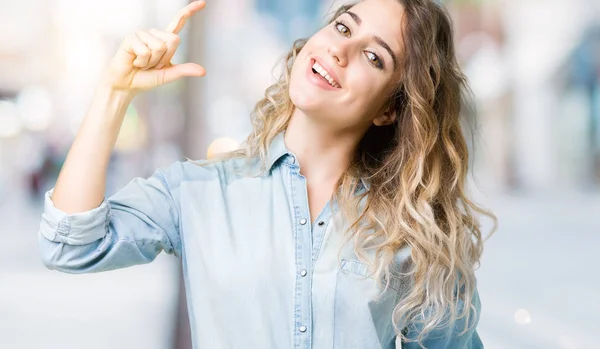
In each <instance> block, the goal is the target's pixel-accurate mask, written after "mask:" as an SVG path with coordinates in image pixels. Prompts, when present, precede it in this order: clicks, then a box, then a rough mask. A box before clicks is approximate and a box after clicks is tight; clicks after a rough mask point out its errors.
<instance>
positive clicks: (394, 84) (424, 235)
mask: <svg viewBox="0 0 600 349" xmlns="http://www.w3.org/2000/svg"><path fill="white" fill-rule="evenodd" d="M204 5H205V4H204V2H194V3H191V4H190V5H188V6H187V7H186V8H185V9H183V10H182V12H181V13H180V14H179V16H178V17H177V18H176V20H175V21H174V22H173V23H172V24H171V25H170V26H169V27H168V29H167V30H166V31H159V30H150V31H141V32H138V33H136V34H135V35H133V36H131V37H129V38H127V39H125V41H124V42H123V44H122V46H121V47H120V48H119V51H118V52H117V54H116V55H115V57H114V58H113V60H112V61H111V63H110V65H109V67H108V69H107V73H106V78H105V79H104V80H103V82H102V83H101V85H100V86H99V88H98V90H97V92H96V95H95V97H94V99H93V102H92V105H91V107H90V109H89V113H88V115H87V116H86V118H85V120H84V122H83V124H82V126H81V129H80V131H79V134H78V135H77V137H76V139H75V141H74V144H73V146H72V148H71V150H70V151H69V154H68V157H67V160H66V162H65V165H64V167H63V169H62V172H61V173H60V176H59V178H58V181H57V183H56V187H55V188H54V189H53V190H51V191H49V192H48V193H47V195H46V205H45V211H44V214H43V216H42V222H41V233H40V249H41V254H42V258H43V261H44V263H45V264H46V265H47V266H48V267H49V268H52V269H57V270H60V271H64V272H69V273H86V272H98V271H105V270H110V269H116V268H124V267H128V266H132V265H135V264H141V263H148V262H150V261H152V260H153V259H154V258H155V257H156V256H157V254H158V253H160V252H161V251H165V252H166V253H170V254H174V255H176V256H178V257H180V258H181V260H182V264H183V270H184V276H185V285H186V291H187V300H188V306H189V314H190V324H191V328H192V341H193V343H194V347H195V348H319V349H321V348H340V349H348V348H360V349H369V348H399V347H400V346H402V347H403V348H419V347H425V348H482V347H483V345H482V343H481V341H480V339H479V337H478V335H477V332H476V325H477V322H478V318H479V314H480V302H479V298H478V293H477V288H476V279H475V276H474V269H475V266H476V264H477V263H478V261H479V259H480V256H481V253H482V234H481V232H480V229H479V224H478V220H477V219H476V217H475V214H476V213H483V214H487V213H486V211H484V210H482V209H481V208H479V207H478V206H476V205H475V204H473V203H472V202H471V201H470V200H469V199H468V198H467V197H466V195H465V189H464V186H465V178H466V176H467V164H468V153H467V147H466V144H465V139H464V137H463V134H462V131H461V126H460V125H461V122H460V118H459V111H460V108H461V90H463V89H464V87H466V83H465V78H464V76H463V75H462V73H461V71H460V69H459V67H458V64H457V61H456V58H455V53H454V48H453V38H452V28H451V23H450V19H449V17H448V14H447V13H446V12H445V11H444V10H443V8H442V7H440V5H438V4H437V3H436V2H434V1H432V0H365V1H362V2H359V3H358V4H355V5H348V6H343V7H341V8H340V9H339V10H338V11H337V12H336V13H335V15H334V17H333V20H332V21H331V22H330V23H329V24H328V25H327V26H325V27H324V28H322V29H321V30H320V31H318V32H317V33H316V34H315V35H313V36H312V37H311V38H310V39H309V40H300V41H297V42H296V43H295V44H294V47H293V48H292V50H291V51H290V52H289V54H288V55H287V58H286V60H285V65H284V71H283V74H282V76H281V79H280V80H279V81H278V82H277V83H276V84H274V85H273V86H271V87H269V88H268V89H267V91H266V94H265V97H264V99H262V100H261V101H260V102H259V103H258V104H257V106H256V109H255V111H254V113H253V130H252V133H251V134H250V135H249V137H248V139H247V140H246V142H245V144H244V147H242V149H240V150H238V151H235V152H232V153H229V154H226V155H225V156H222V157H221V158H220V159H218V160H214V161H211V162H206V161H203V162H194V161H185V162H177V163H174V164H172V165H171V166H169V167H167V168H165V169H159V170H157V171H156V172H155V173H154V174H153V175H152V176H151V177H150V178H148V179H141V178H136V179H134V180H132V181H131V182H130V183H129V184H128V185H127V186H126V187H125V188H123V189H122V190H120V191H119V192H118V193H117V194H115V195H114V196H112V197H110V198H108V199H104V192H105V180H106V168H107V164H108V159H109V155H110V153H111V151H112V147H113V145H114V143H115V139H116V137H117V133H118V130H119V127H120V125H121V121H122V119H123V115H124V111H125V109H126V107H127V105H128V104H129V102H130V101H131V99H132V98H133V96H134V95H135V94H136V93H138V92H139V91H143V90H147V89H150V88H153V87H155V86H158V85H161V84H164V83H167V82H170V81H173V80H175V79H177V78H180V77H182V76H202V75H204V73H205V72H204V69H203V68H202V67H200V66H198V65H196V64H193V63H187V64H182V65H172V64H171V63H170V61H171V58H172V57H173V53H174V51H175V49H176V47H177V43H178V41H179V38H178V36H177V33H178V32H179V31H180V30H181V28H182V26H183V25H184V23H185V21H186V19H187V18H189V17H190V16H191V15H192V14H193V13H194V12H196V11H198V10H200V9H202V8H203V7H204ZM401 343H402V344H401Z"/></svg>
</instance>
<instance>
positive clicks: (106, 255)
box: [38, 162, 183, 273]
mask: <svg viewBox="0 0 600 349" xmlns="http://www.w3.org/2000/svg"><path fill="white" fill-rule="evenodd" d="M182 172H183V171H182V164H181V163H180V162H177V163H174V164H173V165H171V166H169V167H168V168H166V169H165V170H162V169H159V170H156V171H155V172H154V174H153V175H152V176H151V177H150V178H147V179H144V178H135V179H133V180H132V181H130V182H129V183H128V184H127V185H126V186H125V187H124V188H123V189H121V190H120V191H118V192H117V193H116V194H114V195H113V196H111V197H110V198H108V199H104V200H103V202H102V203H101V204H100V206H98V207H97V208H94V209H92V210H90V211H87V212H81V213H76V214H66V213H65V212H63V211H61V210H59V209H57V208H56V207H55V206H54V203H53V202H52V193H53V191H54V189H52V190H50V191H48V192H47V193H46V196H45V203H44V212H43V214H42V219H41V223H40V230H39V234H38V245H39V251H40V254H41V259H42V261H43V263H44V265H46V267H48V268H49V269H55V270H59V271H62V272H67V273H90V272H100V271H106V270H112V269H118V268H125V267H129V266H133V265H137V264H144V263H149V262H151V261H153V260H154V259H155V258H156V256H157V255H158V254H159V253H160V252H161V251H165V252H166V253H168V254H174V255H177V256H180V255H181V241H180V234H179V212H180V208H179V206H178V205H179V204H178V202H179V200H178V197H179V194H178V193H179V187H180V183H181V179H182Z"/></svg>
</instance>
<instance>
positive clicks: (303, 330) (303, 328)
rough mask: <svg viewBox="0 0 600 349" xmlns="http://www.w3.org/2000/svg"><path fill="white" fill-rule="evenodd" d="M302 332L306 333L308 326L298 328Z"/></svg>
mask: <svg viewBox="0 0 600 349" xmlns="http://www.w3.org/2000/svg"><path fill="white" fill-rule="evenodd" d="M298 329H299V330H300V332H303V333H304V332H306V326H304V325H302V326H300V327H299V328H298Z"/></svg>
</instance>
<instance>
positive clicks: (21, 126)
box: [0, 0, 600, 349]
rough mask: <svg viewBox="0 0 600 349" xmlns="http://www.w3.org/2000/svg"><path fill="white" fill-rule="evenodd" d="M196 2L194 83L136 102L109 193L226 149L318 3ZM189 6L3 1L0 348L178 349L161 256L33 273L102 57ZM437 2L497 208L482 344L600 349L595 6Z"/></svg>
mask: <svg viewBox="0 0 600 349" xmlns="http://www.w3.org/2000/svg"><path fill="white" fill-rule="evenodd" d="M207 2H208V6H207V8H206V9H205V10H204V11H203V12H201V13H199V14H198V15H196V17H195V18H194V19H193V20H192V21H191V22H190V23H189V25H188V26H187V27H186V29H185V30H184V31H183V33H182V44H181V46H180V48H179V50H178V53H177V55H176V56H175V62H184V61H193V62H198V63H200V64H202V65H204V66H205V67H206V69H207V71H208V74H207V76H206V77H205V78H202V79H187V80H182V81H179V82H177V83H173V84H170V85H167V86H164V87H162V88H160V89H157V90H155V91H151V92H149V93H146V94H143V95H140V96H139V97H137V98H136V99H135V100H134V101H133V103H132V104H131V106H130V107H129V109H128V110H127V115H126V118H125V121H124V124H123V127H122V130H121V134H120V135H119V139H118V142H117V146H116V149H115V152H114V156H113V158H112V161H111V165H110V171H109V183H108V188H107V195H110V194H112V193H114V192H115V191H116V190H118V189H119V188H121V187H122V186H124V185H125V184H126V183H127V182H129V181H130V180H131V179H132V178H133V177H135V176H142V177H146V176H149V175H150V174H151V173H152V171H153V170H154V169H156V168H157V167H161V166H165V165H168V164H170V163H171V162H173V161H176V160H182V159H184V158H183V157H184V156H187V157H190V158H195V159H201V158H206V156H207V152H208V151H209V147H210V150H211V151H219V150H222V149H224V148H227V147H230V146H232V145H234V146H235V145H236V144H238V143H239V142H241V141H242V140H243V139H244V138H245V136H246V134H247V133H248V132H249V131H250V123H249V114H250V112H251V110H252V108H253V106H254V103H256V102H257V101H258V100H259V98H260V97H261V96H262V94H263V92H264V90H265V88H266V87H267V86H268V85H269V84H270V83H271V82H273V80H274V72H278V70H276V71H274V70H273V67H274V66H275V64H276V63H277V62H278V60H279V58H281V57H282V56H283V55H284V54H285V53H286V51H287V50H288V48H289V47H290V45H291V43H292V42H293V40H294V39H295V38H298V37H305V36H310V35H311V34H312V33H313V32H314V31H316V30H317V28H319V27H320V26H321V25H322V24H323V23H324V20H325V16H326V14H327V13H329V12H330V11H331V7H332V5H333V4H332V2H331V0H220V1H216V0H207ZM186 3H187V1H186V0H104V1H95V2H89V1H76V0H20V1H10V0H0V239H1V241H2V244H3V248H2V249H1V251H2V252H0V348H3V349H4V348H6V349H30V348H36V349H37V348H40V349H42V348H43V349H46V348H48V349H54V348H56V349H58V348H60V349H71V348H73V349H75V348H87V349H95V348H115V349H120V348H146V349H172V348H176V349H184V348H186V349H187V348H190V345H189V327H188V324H187V320H186V316H187V314H186V313H185V307H184V304H183V301H182V300H181V287H180V275H179V272H180V271H179V263H178V260H177V259H176V258H173V257H171V256H165V255H161V256H159V258H158V259H157V260H156V261H155V262H153V263H151V264H149V265H144V266H137V267H133V268H128V269H124V270H118V271H114V272H110V273H101V274H95V275H80V276H73V275H67V274H61V273H58V272H52V271H49V270H46V269H45V267H44V266H43V265H42V263H41V261H40V259H39V257H38V254H37V242H36V239H37V229H38V226H39V221H40V215H41V212H42V202H43V201H42V199H43V194H44V192H45V191H46V190H48V189H49V188H51V187H52V186H53V185H54V183H55V180H56V177H57V174H58V171H59V169H60V168H61V165H62V162H63V160H64V158H65V156H66V153H67V151H68V149H69V146H70V144H71V142H72V140H73V137H74V135H75V133H76V131H77V129H78V127H79V124H80V122H81V120H82V118H83V117H84V115H85V113H86V109H87V106H88V104H89V102H90V98H91V95H92V93H93V92H94V88H95V86H96V84H97V82H98V79H99V76H100V73H101V72H102V70H103V69H104V67H105V66H106V64H107V60H108V59H109V58H110V57H111V56H112V54H113V53H114V52H115V50H116V48H117V46H118V45H119V43H120V41H121V40H122V38H123V37H124V36H126V35H127V34H129V33H132V32H134V31H136V30H138V29H148V28H152V27H157V28H163V27H165V26H166V25H167V24H168V22H169V21H170V19H171V18H172V17H173V15H174V14H175V13H176V12H177V10H178V9H179V8H181V7H182V6H184V5H185V4H186ZM336 4H341V2H340V1H336ZM444 4H445V5H446V6H447V8H448V9H449V11H450V13H451V15H452V17H453V20H454V24H455V29H456V47H457V50H458V56H459V59H460V61H461V64H462V67H463V69H464V71H465V72H466V74H467V75H468V77H469V79H470V83H471V87H472V89H473V91H474V93H475V95H476V103H477V118H478V134H477V139H476V143H475V152H474V155H475V159H474V166H473V176H472V183H471V184H472V188H473V195H474V196H475V197H476V199H477V201H478V202H480V203H482V204H484V205H485V206H486V207H488V208H489V209H491V210H492V211H494V212H495V213H496V215H497V216H498V218H499V229H498V230H497V232H496V233H495V235H493V236H492V237H491V238H490V239H489V240H488V241H487V245H486V248H485V253H484V258H483V260H482V266H481V268H480V269H479V270H478V272H477V277H478V280H479V290H480V294H481V299H482V303H483V314H482V318H481V321H480V324H479V333H480V335H481V337H482V339H483V342H484V344H485V347H486V348H488V349H501V348H511V349H518V348H544V349H555V348H556V349H596V348H600V344H599V343H600V335H599V332H598V329H597V328H598V326H599V325H600V315H599V314H600V272H599V271H598V270H597V268H598V267H599V266H600V256H599V255H600V235H599V234H598V233H599V232H600V222H599V220H598V219H597V218H598V217H599V216H600V195H599V190H598V188H599V184H600V1H598V0H527V1H524V0H520V1H519V0H479V1H477V0H470V1H467V0H462V1H458V0H454V1H444ZM486 227H489V223H486Z"/></svg>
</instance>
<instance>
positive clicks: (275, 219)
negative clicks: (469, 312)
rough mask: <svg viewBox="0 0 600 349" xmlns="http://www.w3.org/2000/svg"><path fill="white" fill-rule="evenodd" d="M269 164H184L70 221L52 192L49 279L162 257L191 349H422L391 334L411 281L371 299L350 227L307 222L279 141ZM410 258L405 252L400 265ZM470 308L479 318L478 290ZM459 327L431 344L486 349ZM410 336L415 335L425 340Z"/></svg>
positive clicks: (304, 202) (137, 182) (298, 181)
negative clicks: (171, 265)
mask: <svg viewBox="0 0 600 349" xmlns="http://www.w3.org/2000/svg"><path fill="white" fill-rule="evenodd" d="M268 159H269V163H268V164H267V165H268V167H267V168H268V171H267V172H266V173H265V174H263V175H259V176H247V175H244V174H243V173H244V172H243V169H244V168H247V169H248V168H252V166H253V165H252V164H248V163H247V162H246V160H243V159H231V160H226V161H221V162H216V163H212V164H208V165H205V166H198V165H196V164H194V163H192V162H189V161H188V162H176V163H174V164H172V165H170V166H169V167H167V168H165V169H159V170H157V171H156V172H155V173H154V174H153V175H152V176H151V177H150V178H148V179H142V178H135V179H133V180H132V181H131V182H130V183H129V184H128V185H126V186H125V187H124V188H123V189H121V190H120V191H119V192H117V193H116V194H115V195H113V196H112V197H110V198H108V199H106V200H104V201H103V202H102V204H101V205H100V206H99V207H97V208H95V209H93V210H90V211H88V212H83V213H78V214H73V215H67V214H66V213H64V212H62V211H60V210H58V209H57V208H56V207H54V205H53V203H52V199H51V195H52V190H50V191H49V192H48V193H47V194H46V201H45V208H44V212H43V215H42V220H41V225H40V234H39V246H40V252H41V257H42V260H43V262H44V264H45V265H46V266H47V267H48V268H51V269H56V270H59V271H63V272H67V273H91V272H100V271H105V270H111V269H117V268H124V267H128V266H132V265H136V264H143V263H149V262H151V261H152V260H154V259H155V257H156V256H157V255H158V254H159V253H160V252H161V251H165V252H166V253H168V254H173V255H175V256H177V257H179V258H181V261H182V265H183V273H184V278H185V286H186V293H187V300H188V307H189V315H190V326H191V330H192V342H193V345H194V348H195V349H220V348H223V349H234V348H235V349H238V348H261V349H262V348H295V349H300V348H302V349H309V348H315V349H326V348H335V349H351V348H356V349H371V348H373V349H374V348H383V349H390V348H401V347H403V348H409V349H412V348H418V345H417V344H416V343H405V344H401V343H400V341H399V340H396V335H395V333H394V329H393V327H392V321H391V315H392V310H393V309H394V305H395V304H396V303H397V301H398V299H399V297H401V294H403V292H401V289H402V286H403V285H405V284H406V283H405V282H404V281H403V280H401V279H399V278H396V277H392V279H391V280H390V287H389V288H387V290H386V291H385V292H384V293H383V296H382V297H380V298H379V299H377V300H374V299H373V296H374V295H376V294H378V293H379V292H380V291H381V290H383V289H384V284H383V283H382V282H381V281H376V280H375V279H374V278H372V277H370V276H369V273H368V270H367V267H366V265H365V264H363V263H362V262H360V261H359V260H358V259H357V258H356V256H355V254H354V253H353V252H352V248H351V246H348V245H349V244H345V245H344V244H343V237H342V235H343V231H344V229H345V227H347V225H346V223H344V222H343V220H342V219H341V214H339V213H338V212H337V209H336V206H335V204H333V205H326V207H325V208H324V209H323V211H322V212H321V213H320V214H319V216H318V217H316V219H314V223H311V217H310V216H309V208H308V199H307V191H306V179H305V178H304V177H303V176H302V175H301V174H300V168H299V164H298V162H297V160H296V157H295V156H294V154H292V153H290V152H289V151H288V150H287V149H286V147H285V144H284V140H283V134H280V135H279V136H277V138H276V139H275V140H274V141H273V143H272V144H271V147H270V149H269V153H268ZM256 162H258V161H256ZM240 170H242V171H240ZM247 172H248V171H246V173H247ZM363 184H364V183H363ZM361 190H368V188H367V187H366V186H364V185H363V187H362V189H361ZM340 251H341V253H340V254H339V256H338V253H339V252H340ZM409 256H410V251H409V250H400V251H398V253H397V258H396V261H395V263H399V264H402V263H405V262H407V261H408V258H409ZM473 306H475V309H476V310H477V314H479V312H480V303H479V298H478V295H477V292H476V293H475V295H474V298H473ZM474 321H475V323H474V324H475V325H476V321H477V320H476V319H475V320H474ZM407 325H410V324H402V325H401V326H400V327H401V328H402V327H404V326H407ZM463 327H464V322H463V323H462V324H461V323H460V322H457V323H456V326H455V327H452V328H450V327H447V328H442V329H439V330H436V331H434V332H431V335H429V336H428V337H427V338H426V339H425V341H424V342H423V344H424V345H425V347H426V348H429V349H437V348H452V349H459V348H460V349H462V348H467V349H478V348H483V345H482V343H481V341H480V340H479V337H478V335H477V332H476V330H475V326H472V328H473V329H472V330H470V331H469V332H468V333H467V334H465V335H462V336H459V335H458V333H459V332H460V331H461V330H462V329H463ZM409 328H411V330H409V331H408V336H409V337H415V336H416V335H417V334H418V333H419V327H418V326H409Z"/></svg>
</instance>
